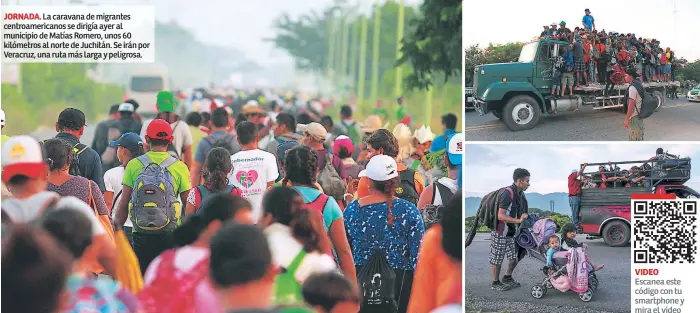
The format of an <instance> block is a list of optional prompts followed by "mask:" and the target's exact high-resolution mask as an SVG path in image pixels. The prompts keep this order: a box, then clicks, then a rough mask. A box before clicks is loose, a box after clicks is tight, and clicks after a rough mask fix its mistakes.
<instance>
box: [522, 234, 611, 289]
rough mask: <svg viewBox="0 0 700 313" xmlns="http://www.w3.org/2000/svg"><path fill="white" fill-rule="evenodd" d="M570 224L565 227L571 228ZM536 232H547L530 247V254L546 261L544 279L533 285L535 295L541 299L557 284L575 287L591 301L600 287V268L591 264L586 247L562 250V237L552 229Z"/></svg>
mask: <svg viewBox="0 0 700 313" xmlns="http://www.w3.org/2000/svg"><path fill="white" fill-rule="evenodd" d="M567 226H568V224H567V225H566V226H565V227H564V228H566V230H567V231H568V230H569V229H568V228H567ZM566 234H567V232H563V234H562V237H566ZM533 235H544V236H543V237H541V239H539V240H538V242H540V243H541V244H540V245H539V246H538V247H537V248H535V249H530V250H528V252H529V254H530V255H531V256H533V257H535V258H536V259H539V260H540V261H543V262H545V263H546V266H545V267H544V268H543V269H542V270H543V272H544V275H545V277H544V279H543V280H542V282H541V283H539V284H536V285H534V286H533V287H532V289H531V291H530V292H531V295H532V296H533V297H534V298H536V299H540V298H542V297H544V296H545V295H546V294H547V291H548V290H549V289H552V288H556V289H557V290H559V291H561V292H566V291H574V292H576V293H578V295H579V298H580V299H581V300H582V301H584V302H588V301H591V299H592V298H593V294H594V293H595V291H596V289H597V288H598V279H597V277H596V274H595V271H596V268H601V267H599V266H598V267H593V266H591V265H590V264H589V262H588V261H589V259H588V258H587V257H585V249H586V248H585V247H582V246H580V247H569V248H570V249H569V250H568V251H567V250H562V248H563V247H561V246H560V242H561V240H560V239H559V237H558V236H557V235H555V234H553V233H551V232H547V233H545V232H542V233H538V234H533Z"/></svg>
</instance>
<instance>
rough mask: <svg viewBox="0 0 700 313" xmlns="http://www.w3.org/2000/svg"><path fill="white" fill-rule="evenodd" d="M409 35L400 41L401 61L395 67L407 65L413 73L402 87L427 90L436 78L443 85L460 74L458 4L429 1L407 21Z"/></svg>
mask: <svg viewBox="0 0 700 313" xmlns="http://www.w3.org/2000/svg"><path fill="white" fill-rule="evenodd" d="M409 21H410V22H409V27H410V29H409V31H408V32H407V35H406V36H404V39H403V41H402V44H403V45H402V47H401V51H402V53H403V57H402V58H401V59H400V60H399V61H398V62H397V66H401V65H403V64H406V63H409V64H410V65H411V66H412V67H413V69H414V71H413V73H412V74H410V75H408V76H407V77H406V79H405V87H406V88H407V89H408V90H411V89H427V88H428V87H430V86H431V85H433V80H434V78H435V76H437V75H436V74H438V73H441V74H442V75H443V76H444V80H445V81H447V80H449V79H450V77H452V76H458V75H459V74H460V73H461V64H462V58H461V48H462V31H461V30H462V1H461V0H433V1H425V2H423V4H422V5H421V6H420V15H419V16H418V17H417V18H415V19H412V20H409Z"/></svg>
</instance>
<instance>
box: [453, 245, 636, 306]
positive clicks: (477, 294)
mask: <svg viewBox="0 0 700 313" xmlns="http://www.w3.org/2000/svg"><path fill="white" fill-rule="evenodd" d="M576 240H577V241H579V242H583V243H587V244H588V254H589V256H590V257H591V259H592V260H593V262H594V263H596V264H598V263H603V264H605V268H604V269H602V270H601V271H600V272H599V273H598V274H597V276H598V280H599V281H600V286H599V287H598V290H597V292H596V293H595V295H594V296H593V299H592V300H591V301H590V302H588V303H585V302H583V301H581V299H579V297H578V295H576V294H574V293H561V292H559V291H557V290H554V289H550V290H549V291H548V292H547V294H546V295H545V296H544V298H542V299H535V298H533V297H532V296H531V295H530V288H531V287H532V286H533V285H535V284H536V283H539V282H541V281H542V278H544V276H543V275H544V274H543V273H542V271H541V269H542V267H543V266H544V264H543V263H541V262H540V261H538V260H536V259H534V258H531V257H525V259H523V260H522V261H521V262H520V264H518V267H517V268H516V270H515V273H514V275H513V277H514V278H515V279H516V280H518V281H519V282H520V283H521V284H522V286H521V287H519V288H515V289H512V290H509V291H505V292H498V291H495V290H491V287H490V284H491V264H489V261H488V255H489V251H490V243H491V242H490V234H488V233H479V234H477V235H476V237H475V238H474V241H473V242H472V244H471V245H470V246H469V247H468V248H467V249H466V250H465V258H466V261H465V271H464V275H465V292H466V297H467V302H466V309H467V312H469V311H481V312H511V313H525V312H538V313H550V312H551V313H586V312H588V313H594V312H595V313H597V312H606V313H608V312H614V313H617V312H629V310H630V306H631V303H630V297H631V267H630V247H621V248H612V247H609V246H607V245H606V244H605V243H604V242H603V240H602V239H598V240H587V239H585V235H578V236H577V237H576ZM504 272H505V266H504V268H503V269H502V270H501V276H502V275H503V273H504Z"/></svg>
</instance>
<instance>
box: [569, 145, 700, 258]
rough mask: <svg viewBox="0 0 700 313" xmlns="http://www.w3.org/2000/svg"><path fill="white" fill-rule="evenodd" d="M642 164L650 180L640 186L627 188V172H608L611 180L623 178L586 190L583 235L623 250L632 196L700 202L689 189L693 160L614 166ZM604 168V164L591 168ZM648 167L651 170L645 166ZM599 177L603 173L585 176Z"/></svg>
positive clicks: (582, 209) (698, 195)
mask: <svg viewBox="0 0 700 313" xmlns="http://www.w3.org/2000/svg"><path fill="white" fill-rule="evenodd" d="M635 163H637V164H641V165H642V167H643V168H644V169H642V170H640V171H641V172H640V174H641V175H644V176H645V177H646V178H645V180H644V184H643V185H640V186H627V185H626V184H625V183H624V172H625V171H624V170H623V171H616V170H613V171H610V172H604V173H603V174H605V175H606V176H607V177H621V178H623V181H622V182H620V181H618V180H615V181H613V182H612V183H611V182H610V181H606V182H603V181H602V180H601V179H597V178H593V180H592V182H593V183H594V184H598V185H600V184H606V183H607V187H606V188H600V187H598V188H584V189H582V190H581V191H582V194H581V207H580V210H579V233H582V234H586V235H588V237H589V238H594V239H595V238H602V239H603V240H604V241H605V243H606V244H608V245H610V246H613V247H621V246H626V245H627V244H629V242H630V239H631V236H632V232H631V227H632V226H631V221H632V215H631V207H632V204H631V202H632V195H635V194H672V195H674V196H675V198H677V199H700V193H698V192H697V191H695V190H693V189H692V188H690V187H688V186H686V185H685V183H686V182H687V181H688V180H690V158H682V159H673V160H664V161H651V162H650V161H626V162H618V163H612V164H613V166H617V165H619V164H635ZM590 165H601V164H590ZM645 165H648V166H645ZM586 175H593V176H594V177H595V175H599V172H594V173H585V174H584V176H586Z"/></svg>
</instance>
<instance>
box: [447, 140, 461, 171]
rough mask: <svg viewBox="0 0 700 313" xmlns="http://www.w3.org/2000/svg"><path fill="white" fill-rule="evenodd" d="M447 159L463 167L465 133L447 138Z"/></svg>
mask: <svg viewBox="0 0 700 313" xmlns="http://www.w3.org/2000/svg"><path fill="white" fill-rule="evenodd" d="M447 157H448V158H449V159H450V163H452V164H454V165H461V164H462V159H464V133H456V134H453V135H452V136H450V138H447Z"/></svg>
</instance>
